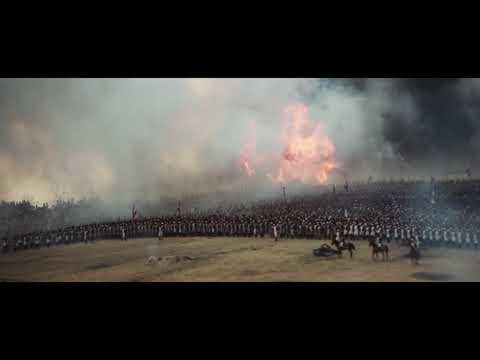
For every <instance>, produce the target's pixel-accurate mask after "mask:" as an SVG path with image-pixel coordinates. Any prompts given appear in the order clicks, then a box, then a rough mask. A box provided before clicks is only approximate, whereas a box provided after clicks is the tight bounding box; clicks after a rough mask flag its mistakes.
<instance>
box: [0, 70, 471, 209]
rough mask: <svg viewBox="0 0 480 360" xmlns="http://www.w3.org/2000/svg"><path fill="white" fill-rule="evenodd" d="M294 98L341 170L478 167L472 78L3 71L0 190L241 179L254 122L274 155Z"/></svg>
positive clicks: (102, 189) (47, 196)
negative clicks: (29, 74)
mask: <svg viewBox="0 0 480 360" xmlns="http://www.w3.org/2000/svg"><path fill="white" fill-rule="evenodd" d="M294 103H302V104H304V105H305V106H306V107H307V108H308V113H309V118H310V119H311V120H312V122H314V123H315V122H317V123H321V124H322V126H323V128H324V131H325V133H326V135H327V136H328V137H329V138H330V139H331V140H332V142H333V144H334V145H335V149H336V157H337V159H338V161H339V163H340V164H341V167H342V171H343V172H344V173H345V174H346V175H347V176H348V177H349V178H355V177H356V178H366V177H368V175H369V174H372V175H374V176H389V175H398V174H400V173H402V174H407V173H408V174H412V175H425V176H427V175H429V174H440V173H451V172H455V173H458V172H464V171H465V169H466V168H467V167H471V168H472V170H473V172H474V173H475V171H476V170H475V169H476V168H477V167H478V165H479V164H478V162H479V161H478V160H477V157H476V153H477V151H478V148H479V145H478V144H479V141H478V140H479V132H478V128H479V124H480V122H479V120H478V115H479V114H480V81H479V80H478V79H397V80H395V79H333V80H332V79H330V80H329V79H0V175H1V176H0V199H5V200H21V199H23V198H26V197H29V198H33V199H34V200H36V201H52V200H53V198H54V196H55V194H56V193H62V192H66V193H68V194H69V195H70V196H74V197H80V196H84V195H90V194H98V195H100V196H101V197H103V198H106V199H110V200H119V201H130V200H132V199H151V200H152V199H153V200H154V199H155V198H158V197H160V196H164V195H171V196H177V195H178V194H183V193H185V192H210V191H217V190H223V191H228V190H229V189H238V188H239V187H241V186H242V185H243V184H244V183H245V181H246V180H247V179H246V177H245V175H244V174H243V173H242V171H241V169H240V167H239V165H238V158H239V154H240V152H241V149H242V146H243V145H244V144H245V143H246V142H247V141H248V139H249V137H251V134H250V131H251V130H250V129H251V123H252V122H254V123H255V129H256V134H255V138H256V151H258V152H259V153H262V154H277V153H279V152H281V144H280V133H281V129H282V121H283V120H284V119H283V117H284V110H285V108H286V107H287V106H289V105H290V104H294ZM264 175H265V174H262V173H257V176H256V177H255V179H253V180H252V179H248V181H255V182H265V181H267V180H268V179H267V178H266V176H264ZM331 179H332V181H334V180H335V174H332V177H331Z"/></svg>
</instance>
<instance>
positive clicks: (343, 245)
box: [332, 239, 356, 259]
mask: <svg viewBox="0 0 480 360" xmlns="http://www.w3.org/2000/svg"><path fill="white" fill-rule="evenodd" d="M332 245H333V246H335V247H336V248H337V250H338V255H339V256H342V251H343V250H347V251H348V252H349V253H350V259H351V258H352V257H353V252H354V251H355V250H356V248H355V245H354V244H353V243H352V242H350V241H343V242H342V241H338V240H336V239H332Z"/></svg>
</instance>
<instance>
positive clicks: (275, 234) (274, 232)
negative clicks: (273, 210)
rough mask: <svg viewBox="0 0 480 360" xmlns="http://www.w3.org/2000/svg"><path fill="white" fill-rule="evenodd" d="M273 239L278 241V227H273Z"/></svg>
mask: <svg viewBox="0 0 480 360" xmlns="http://www.w3.org/2000/svg"><path fill="white" fill-rule="evenodd" d="M273 237H274V239H275V242H277V241H278V232H277V226H276V225H273Z"/></svg>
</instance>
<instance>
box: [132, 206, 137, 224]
mask: <svg viewBox="0 0 480 360" xmlns="http://www.w3.org/2000/svg"><path fill="white" fill-rule="evenodd" d="M137 217H138V213H137V209H135V204H133V207H132V220H137Z"/></svg>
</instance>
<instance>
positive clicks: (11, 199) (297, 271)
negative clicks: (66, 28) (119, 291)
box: [0, 78, 480, 282]
mask: <svg viewBox="0 0 480 360" xmlns="http://www.w3.org/2000/svg"><path fill="white" fill-rule="evenodd" d="M0 105H1V106H0V124H1V126H0V128H1V131H0V281H1V282H32V281H33V282H36V281H39V282H137V281H138V282H204V281H207V282H251V281H253V282H420V281H437V282H444V281H451V282H469V281H474V282H476V281H480V171H479V169H480V158H479V157H478V156H476V154H478V153H479V150H480V147H479V144H480V141H479V140H480V126H479V124H480V122H479V121H478V119H479V118H480V80H479V79H468V78H466V79H462V78H460V79H453V78H452V79H450V78H449V79H431V78H428V79H427V78H426V79H423V78H421V79H409V78H405V79H403V78H400V79H388V78H374V79H368V78H362V79H348V78H346V79H310V78H308V79H302V78H285V79H270V78H268V79H261V78H252V79H242V78H238V79H228V78H219V79H208V78H200V79H191V78H185V79H181V78H171V79H133V78H132V79H130V78H126V79H113V78H106V79H100V78H92V79H88V78H83V79H80V78H75V79H67V78H65V79H62V78H59V79H41V78H35V79H30V78H25V79H15V78H4V79H0Z"/></svg>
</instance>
